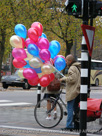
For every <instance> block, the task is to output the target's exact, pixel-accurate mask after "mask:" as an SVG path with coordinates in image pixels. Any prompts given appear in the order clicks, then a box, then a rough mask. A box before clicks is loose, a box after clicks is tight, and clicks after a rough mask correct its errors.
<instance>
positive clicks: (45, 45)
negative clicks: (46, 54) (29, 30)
mask: <svg viewBox="0 0 102 136" xmlns="http://www.w3.org/2000/svg"><path fill="white" fill-rule="evenodd" d="M37 46H38V47H39V48H40V49H48V48H49V41H48V40H47V39H46V38H39V40H38V42H37Z"/></svg>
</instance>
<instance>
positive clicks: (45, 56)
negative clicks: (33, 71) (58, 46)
mask: <svg viewBox="0 0 102 136" xmlns="http://www.w3.org/2000/svg"><path fill="white" fill-rule="evenodd" d="M39 56H40V58H41V59H43V60H45V61H49V60H50V57H51V55H50V52H49V51H48V50H47V49H42V50H40V52H39Z"/></svg>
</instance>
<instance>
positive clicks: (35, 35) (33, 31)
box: [28, 28, 39, 42]
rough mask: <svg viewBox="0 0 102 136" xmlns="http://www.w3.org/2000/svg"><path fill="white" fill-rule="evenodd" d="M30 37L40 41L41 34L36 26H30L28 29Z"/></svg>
mask: <svg viewBox="0 0 102 136" xmlns="http://www.w3.org/2000/svg"><path fill="white" fill-rule="evenodd" d="M28 37H29V38H30V39H31V40H33V41H34V42H37V41H38V38H39V34H38V31H37V30H36V29H34V28H29V29H28Z"/></svg>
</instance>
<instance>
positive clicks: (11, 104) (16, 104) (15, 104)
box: [0, 102, 33, 107]
mask: <svg viewBox="0 0 102 136" xmlns="http://www.w3.org/2000/svg"><path fill="white" fill-rule="evenodd" d="M32 104H33V103H26V102H19V103H4V104H0V107H3V106H20V105H32Z"/></svg>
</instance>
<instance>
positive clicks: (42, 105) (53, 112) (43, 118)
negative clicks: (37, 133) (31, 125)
mask: <svg viewBox="0 0 102 136" xmlns="http://www.w3.org/2000/svg"><path fill="white" fill-rule="evenodd" d="M54 102H55V99H53V98H46V99H42V100H41V101H39V102H38V104H37V105H36V107H35V109H34V117H35V120H36V121H37V123H38V124H39V125H40V126H42V127H44V128H53V127H55V126H57V125H58V124H59V122H60V121H61V119H62V118H63V109H62V106H61V105H60V103H59V102H56V106H54V108H52V106H53V105H54ZM49 108H50V109H49Z"/></svg>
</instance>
